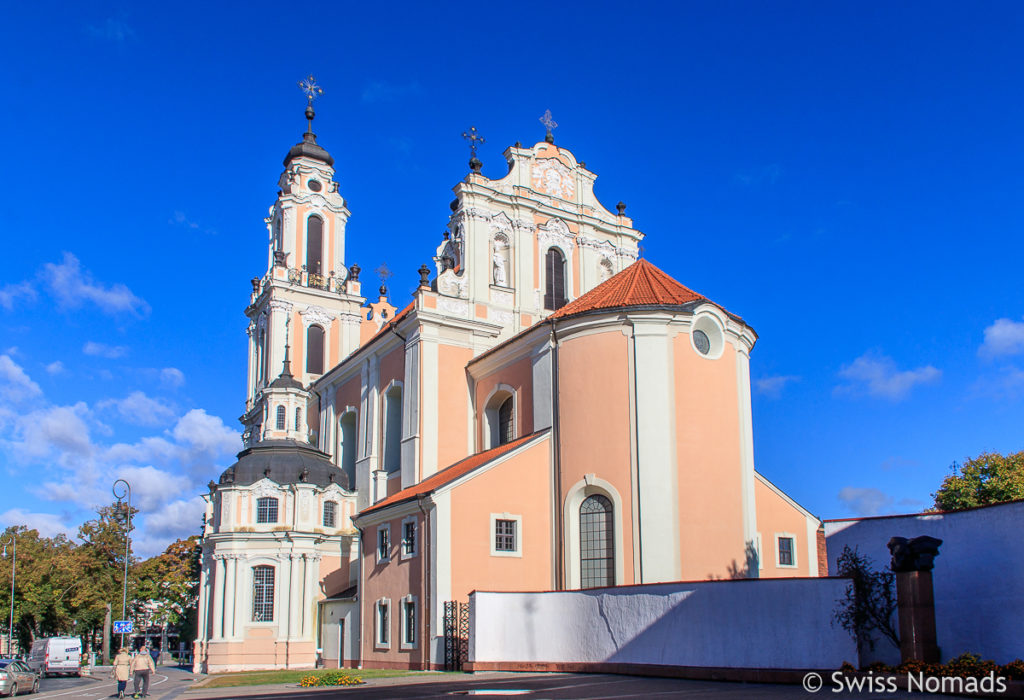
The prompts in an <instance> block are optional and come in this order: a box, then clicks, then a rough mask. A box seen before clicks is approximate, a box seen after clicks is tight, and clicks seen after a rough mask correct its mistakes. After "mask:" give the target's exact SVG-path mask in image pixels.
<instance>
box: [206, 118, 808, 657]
mask: <svg viewBox="0 0 1024 700" xmlns="http://www.w3.org/2000/svg"><path fill="white" fill-rule="evenodd" d="M306 117H307V119H308V120H309V121H308V123H309V128H308V129H307V132H306V133H305V134H304V135H303V140H302V141H301V142H300V143H298V144H296V145H295V146H293V147H292V148H291V149H290V150H289V151H288V154H287V156H286V157H285V160H284V172H283V173H282V175H281V177H280V179H279V181H278V189H279V193H278V196H277V200H276V201H275V202H274V204H273V206H272V207H271V208H270V212H269V216H268V217H267V219H266V222H267V231H268V236H267V239H268V254H267V271H266V273H265V274H264V275H263V276H262V277H258V278H254V279H253V280H252V294H251V296H250V299H249V305H248V307H247V308H246V316H247V317H248V319H249V325H248V336H249V361H248V368H249V370H248V394H247V398H246V404H245V412H244V414H243V415H242V417H241V419H240V420H241V422H242V424H243V426H244V433H243V443H244V444H243V450H242V452H240V453H239V456H238V461H237V462H236V463H235V464H234V465H232V466H231V467H229V468H228V469H227V470H226V471H225V472H224V473H223V474H222V475H221V476H220V478H219V480H218V481H217V482H213V481H211V482H210V486H209V492H208V493H207V494H205V495H204V498H205V500H206V502H207V511H206V528H205V533H204V538H203V559H202V576H201V582H200V599H199V634H198V639H197V641H196V643H195V650H194V651H195V666H196V670H197V671H202V672H218V671H231V670H244V669H265V668H312V667H313V666H314V665H315V664H317V663H320V664H322V665H326V666H328V667H347V666H361V667H368V668H373V667H376V668H421V669H436V668H441V667H443V664H444V637H443V635H444V629H443V627H444V621H443V616H444V605H445V603H446V602H448V601H463V602H464V601H466V600H467V599H468V595H469V594H470V593H471V592H472V591H474V590H486V591H527V590H562V589H577V588H593V587H602V586H616V585H626V584H639V583H655V582H664V581H680V580H705V579H711V578H729V577H792V576H818V575H823V571H824V569H823V568H822V567H823V566H824V562H825V553H824V544H823V538H822V537H821V536H820V532H819V528H820V525H821V523H820V521H819V520H818V519H817V518H816V517H814V516H813V515H812V514H810V513H809V512H808V511H806V510H805V509H803V508H802V507H800V506H799V505H798V504H797V503H795V502H794V501H793V500H792V499H791V498H789V497H788V496H786V494H785V493H783V492H782V491H781V490H780V489H779V488H778V487H776V486H775V485H773V484H772V483H771V482H769V481H768V480H767V479H765V478H764V477H763V476H762V475H760V474H759V473H758V472H756V471H755V470H754V463H753V426H752V424H751V408H750V370H749V360H750V352H751V350H752V349H753V347H754V344H755V342H756V339H757V336H756V334H755V332H754V330H753V329H752V328H751V327H750V326H749V325H748V324H747V323H746V322H745V321H744V320H743V319H742V318H741V317H739V316H737V315H736V314H734V313H731V312H729V311H727V310H726V309H724V308H722V307H721V306H720V305H718V304H716V303H714V302H713V301H711V300H710V299H708V298H706V297H704V296H702V295H700V294H698V293H697V292H694V291H692V290H690V289H688V288H687V287H685V286H683V285H682V284H681V283H679V282H678V281H676V280H674V279H672V278H671V277H670V276H669V275H667V274H666V273H664V272H663V271H661V270H660V269H659V268H657V267H656V266H655V265H653V264H651V263H650V262H648V261H647V260H644V259H640V258H639V255H638V253H639V243H640V241H641V240H642V239H643V237H644V234H642V233H641V232H640V231H638V230H637V229H635V228H634V227H633V222H632V220H631V219H630V218H629V217H627V216H626V215H625V207H624V205H622V204H621V203H620V204H619V205H618V206H617V207H616V211H614V212H613V211H610V210H608V209H607V208H605V207H604V206H603V205H602V204H601V203H600V202H599V201H598V200H597V198H596V197H595V195H594V191H593V185H594V181H595V179H596V175H595V174H594V173H593V172H591V171H589V170H588V169H587V168H586V167H585V165H584V164H582V163H580V162H579V161H577V159H576V157H575V156H574V155H573V154H572V153H571V152H570V151H569V150H567V149H565V148H562V147H560V146H557V145H555V143H554V139H553V137H552V136H551V132H550V130H549V131H548V134H547V136H546V138H545V139H544V140H543V141H541V142H538V143H536V144H535V145H533V146H529V147H526V146H522V145H520V144H518V143H517V144H516V145H515V146H513V147H511V148H509V149H507V150H506V151H505V158H506V160H507V162H508V173H507V174H506V175H505V176H504V177H502V178H499V179H490V178H487V177H485V176H484V175H483V174H481V172H480V162H479V161H478V160H477V159H476V157H475V155H474V157H473V159H472V160H471V161H470V172H469V174H468V175H466V177H465V178H464V179H463V180H462V181H461V182H459V183H458V184H457V185H456V186H455V188H454V192H455V199H454V200H453V201H452V203H451V215H450V218H449V221H448V226H447V231H446V233H445V235H444V239H443V240H442V241H440V242H439V244H438V246H437V248H436V250H433V251H430V252H432V253H433V260H434V269H433V270H430V269H428V268H427V267H426V266H424V267H423V268H421V269H420V271H419V273H420V284H419V287H418V288H417V290H416V291H415V293H414V294H413V298H412V300H411V301H410V302H409V303H408V304H407V305H405V306H404V308H401V309H399V308H398V307H397V306H396V305H394V304H392V303H391V301H390V300H389V298H388V295H387V289H386V288H385V287H381V288H380V289H379V294H378V295H377V298H376V300H375V301H370V299H369V298H368V295H364V294H363V290H362V282H361V281H360V280H359V273H360V269H359V267H358V266H357V265H354V264H353V265H348V266H346V258H345V230H346V226H347V223H348V218H349V210H348V207H347V203H346V201H345V199H344V197H343V196H342V194H341V193H340V191H339V184H338V183H337V182H336V181H335V179H334V169H333V165H334V161H333V158H332V157H331V155H330V154H329V153H328V152H327V151H326V150H325V149H324V148H323V147H322V146H320V145H319V144H318V143H317V141H316V137H315V135H314V134H313V129H312V122H313V117H314V114H313V110H312V101H310V106H309V107H307V111H306Z"/></svg>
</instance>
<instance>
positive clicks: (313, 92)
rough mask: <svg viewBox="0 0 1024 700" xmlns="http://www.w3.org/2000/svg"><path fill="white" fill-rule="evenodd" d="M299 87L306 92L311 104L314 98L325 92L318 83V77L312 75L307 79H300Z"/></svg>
mask: <svg viewBox="0 0 1024 700" xmlns="http://www.w3.org/2000/svg"><path fill="white" fill-rule="evenodd" d="M299 89H300V90H302V91H303V92H304V93H306V99H308V100H309V106H310V107H312V106H313V100H314V99H316V97H317V96H319V95H322V94H324V89H323V88H322V87H320V86H319V85H317V84H316V78H314V77H313V76H312V75H310V76H309V77H308V78H306V79H305V80H300V81H299Z"/></svg>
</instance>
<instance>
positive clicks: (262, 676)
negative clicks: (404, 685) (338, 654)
mask: <svg viewBox="0 0 1024 700" xmlns="http://www.w3.org/2000/svg"><path fill="white" fill-rule="evenodd" d="M338 670H340V671H342V672H343V673H347V674H349V675H351V676H355V677H356V678H362V679H363V680H366V679H367V678H389V677H394V676H418V675H422V674H425V673H429V674H431V675H441V674H440V673H438V672H437V671H403V670H398V669H384V668H366V669H355V668H343V669H325V668H319V669H316V670H311V669H306V670H296V669H289V670H281V671H239V672H237V673H218V674H215V675H213V676H211V678H210V681H209V682H208V683H206V684H205V685H204V686H203V687H204V688H235V687H239V686H245V685H277V684H282V683H294V684H296V685H298V683H299V680H301V679H302V678H305V677H306V676H319V675H322V674H324V673H332V672H335V671H338ZM445 675H451V674H445Z"/></svg>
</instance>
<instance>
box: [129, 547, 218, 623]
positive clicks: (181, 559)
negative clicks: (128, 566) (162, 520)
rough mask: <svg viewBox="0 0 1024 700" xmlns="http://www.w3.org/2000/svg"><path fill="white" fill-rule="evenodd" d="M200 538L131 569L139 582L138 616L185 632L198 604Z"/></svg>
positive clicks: (168, 548)
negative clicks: (173, 626)
mask: <svg viewBox="0 0 1024 700" xmlns="http://www.w3.org/2000/svg"><path fill="white" fill-rule="evenodd" d="M200 554H201V548H200V544H199V535H193V536H192V537H189V538H187V539H183V540H178V541H176V542H172V543H171V544H170V546H168V547H167V549H166V551H164V553H163V554H160V555H158V556H155V557H151V558H149V559H146V560H145V561H143V562H141V563H139V564H138V565H137V566H136V567H135V570H134V573H135V578H136V580H137V581H138V590H137V593H136V605H137V614H138V615H142V616H144V617H146V618H148V619H150V620H151V621H152V622H153V623H155V624H158V625H160V626H164V627H166V625H168V624H171V625H175V626H177V627H178V628H179V629H180V630H181V631H182V632H183V633H186V634H187V632H188V630H189V628H190V627H191V625H190V622H191V619H192V617H193V616H194V613H195V609H196V606H197V605H198V602H199V557H200Z"/></svg>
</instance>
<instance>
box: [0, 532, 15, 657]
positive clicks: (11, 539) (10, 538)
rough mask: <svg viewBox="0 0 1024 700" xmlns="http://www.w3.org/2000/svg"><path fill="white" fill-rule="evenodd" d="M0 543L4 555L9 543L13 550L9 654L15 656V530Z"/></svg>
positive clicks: (8, 626)
mask: <svg viewBox="0 0 1024 700" xmlns="http://www.w3.org/2000/svg"><path fill="white" fill-rule="evenodd" d="M0 544H2V545H3V547H4V554H3V555H4V556H5V557H6V556H7V545H12V547H13V550H14V551H13V552H12V553H11V554H12V556H11V618H10V621H9V622H8V625H7V655H8V656H14V654H13V651H12V649H13V647H12V644H13V643H14V574H15V569H14V567H15V565H16V564H17V562H18V538H16V537H15V536H14V531H13V530H12V531H11V534H9V535H8V536H7V537H4V538H3V539H0Z"/></svg>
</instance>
